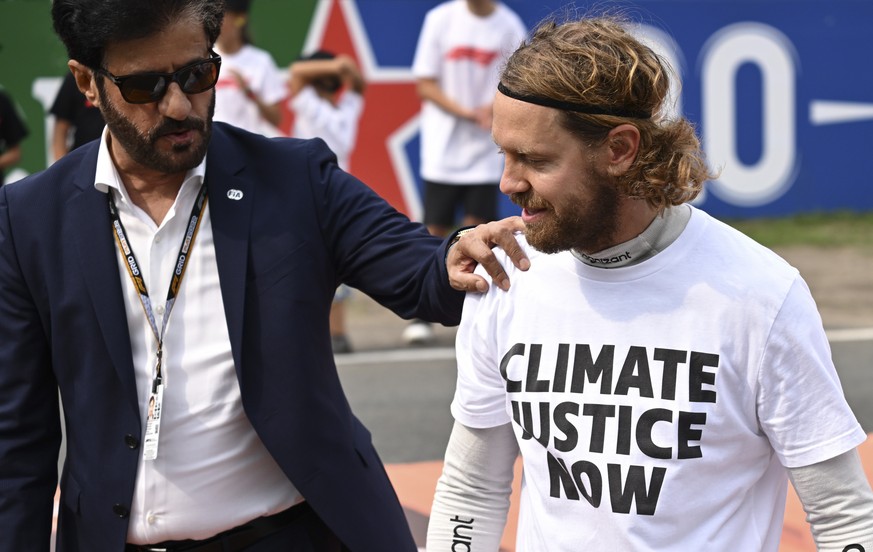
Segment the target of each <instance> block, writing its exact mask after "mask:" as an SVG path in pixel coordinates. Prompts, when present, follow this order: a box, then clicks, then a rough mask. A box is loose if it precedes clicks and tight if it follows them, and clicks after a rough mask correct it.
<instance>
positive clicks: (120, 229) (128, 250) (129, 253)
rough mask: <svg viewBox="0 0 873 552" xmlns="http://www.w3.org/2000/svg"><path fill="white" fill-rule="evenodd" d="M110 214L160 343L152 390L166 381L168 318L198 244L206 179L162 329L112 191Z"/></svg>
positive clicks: (184, 242)
mask: <svg viewBox="0 0 873 552" xmlns="http://www.w3.org/2000/svg"><path fill="white" fill-rule="evenodd" d="M108 195H109V216H110V217H111V218H112V234H113V235H114V236H115V243H117V244H118V248H119V249H120V250H121V254H122V255H123V256H124V259H125V261H126V265H127V273H128V274H129V275H130V279H131V280H132V281H133V286H134V287H135V288H136V291H137V293H139V300H140V303H142V308H143V311H144V312H145V315H146V318H148V321H149V325H150V326H151V327H152V333H153V334H154V335H155V341H157V343H158V352H157V362H156V364H155V376H154V382H153V383H152V392H153V393H154V392H155V390H156V389H157V387H158V386H159V385H161V382H162V376H161V355H162V353H163V350H164V330H165V329H166V327H167V321H168V320H169V319H170V311H172V310H173V304H174V303H175V302H176V295H177V294H178V293H179V287H180V286H181V285H182V277H183V276H184V275H185V268H186V267H187V266H188V252H189V251H190V250H191V248H192V247H194V238H195V237H196V236H197V230H198V229H199V228H200V221H201V220H203V210H204V209H205V208H206V183H205V182H204V183H203V184H201V186H200V194H199V195H198V196H197V201H195V202H194V206H193V207H192V208H191V217H190V218H189V219H188V228H187V229H186V231H185V238H184V239H183V240H182V246H181V247H180V248H179V256H178V258H177V259H176V264H175V266H174V267H173V277H172V278H171V279H170V288H169V289H168V290H167V304H166V306H165V307H164V317H163V319H162V320H161V328H160V330H158V325H157V323H156V322H155V315H154V312H153V311H152V300H151V298H150V297H149V292H148V289H147V288H146V284H145V280H144V279H143V275H142V272H141V271H140V268H139V263H138V262H137V261H136V255H134V253H133V247H131V245H130V242H129V241H128V240H127V233H126V232H125V231H124V225H123V224H122V223H121V217H119V216H118V207H117V206H116V205H115V198H114V197H113V196H112V191H111V190H110V191H109V193H108Z"/></svg>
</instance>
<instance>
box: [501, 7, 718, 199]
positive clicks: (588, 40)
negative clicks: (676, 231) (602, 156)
mask: <svg viewBox="0 0 873 552" xmlns="http://www.w3.org/2000/svg"><path fill="white" fill-rule="evenodd" d="M500 80H501V84H502V85H503V86H504V87H505V88H506V89H508V90H511V91H512V93H514V94H517V95H520V96H530V97H534V98H539V99H545V101H546V102H552V101H555V102H558V103H561V102H564V103H571V104H580V105H586V106H591V107H593V108H594V109H593V111H600V112H601V113H600V114H591V113H580V112H577V111H573V110H571V109H561V116H560V118H559V120H560V121H561V124H562V125H563V126H564V128H566V129H567V130H569V131H570V132H572V133H573V134H575V135H576V136H578V137H579V138H580V139H581V140H583V141H584V142H585V143H586V144H591V145H597V144H601V143H602V142H603V141H604V140H605V139H606V137H607V135H608V134H609V131H610V130H612V129H613V128H615V127H616V126H618V125H620V124H631V125H634V126H636V127H637V128H638V129H639V131H640V145H639V152H638V154H637V158H636V159H635V161H634V163H633V164H632V166H631V168H630V169H629V170H628V171H627V172H626V173H624V174H623V175H621V176H619V177H617V180H618V185H619V189H620V190H621V192H622V193H623V194H624V195H627V196H628V197H632V198H637V199H643V200H645V201H646V202H648V204H649V205H651V206H652V207H654V208H656V209H658V210H662V209H664V208H666V207H668V206H672V205H680V204H682V203H685V202H687V201H691V200H692V199H694V198H695V197H697V194H699V193H700V190H701V189H702V186H703V183H704V182H705V181H707V180H709V179H711V178H714V176H715V175H714V174H712V173H711V172H710V170H709V169H708V167H707V165H706V161H705V158H704V154H703V151H702V149H701V147H700V141H699V140H698V138H697V135H696V134H695V129H694V126H693V125H692V124H691V122H690V121H688V120H687V119H685V118H683V117H678V118H676V119H667V118H665V117H664V115H663V113H662V108H663V105H664V101H665V99H666V97H667V94H668V91H669V88H670V71H669V66H668V65H667V63H666V62H665V61H664V60H662V59H661V57H660V56H658V55H657V54H656V53H655V52H653V51H652V50H651V49H650V48H649V47H647V46H645V45H643V44H642V43H641V42H640V41H639V40H637V39H636V38H634V37H633V36H632V35H631V34H630V33H629V32H628V31H627V27H626V22H625V21H624V20H623V19H622V18H621V17H619V16H615V15H601V16H597V17H586V18H582V19H578V20H574V21H566V22H561V23H559V22H558V21H556V20H554V19H550V20H546V21H544V22H542V23H540V24H539V25H538V26H537V27H536V29H534V31H533V32H532V34H531V36H530V38H528V39H527V40H526V41H525V42H524V43H523V44H522V45H521V46H520V47H519V48H518V49H517V50H516V51H515V53H513V54H512V56H511V57H510V58H509V60H508V61H507V64H506V67H505V68H504V70H503V72H502V74H501V79H500ZM535 103H536V102H535ZM602 112H606V113H610V114H602Z"/></svg>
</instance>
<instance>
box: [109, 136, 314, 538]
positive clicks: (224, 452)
mask: <svg viewBox="0 0 873 552" xmlns="http://www.w3.org/2000/svg"><path fill="white" fill-rule="evenodd" d="M205 172H206V162H205V160H204V161H203V162H202V163H201V164H200V165H199V166H198V167H196V168H195V169H193V170H191V171H190V172H189V173H188V174H187V175H186V178H185V181H184V183H183V185H182V188H181V189H180V191H179V194H178V196H177V197H176V201H175V203H174V204H173V206H172V208H171V209H170V211H169V212H168V213H167V215H166V217H165V218H164V220H163V221H161V223H160V225H156V224H155V222H154V221H153V220H152V219H151V218H150V217H149V216H148V215H147V214H146V213H145V211H143V210H142V209H140V208H139V207H137V206H136V205H134V204H133V203H132V202H131V200H130V197H129V196H128V194H127V190H126V189H125V187H124V185H123V184H122V182H121V179H120V177H119V175H118V172H117V171H116V169H115V166H114V164H113V163H112V159H111V157H110V155H109V151H108V148H107V142H106V131H104V135H103V139H102V142H101V144H100V152H99V155H98V158H97V174H96V178H95V182H94V186H95V188H97V189H98V190H99V191H101V192H109V193H112V194H113V195H114V198H115V201H116V204H117V206H118V211H119V216H120V218H121V222H122V224H123V225H124V228H125V231H126V234H127V240H128V243H129V244H130V246H131V247H132V249H133V252H134V255H135V256H136V260H137V263H138V264H139V268H140V270H141V273H142V275H143V278H144V279H145V283H146V287H147V288H148V292H149V297H150V299H151V301H152V308H153V309H154V312H155V315H156V316H155V319H156V323H157V325H158V329H160V326H161V320H162V316H163V313H164V308H165V303H166V298H167V289H168V286H169V282H170V276H171V274H172V272H173V269H174V266H175V264H176V261H177V258H178V254H179V248H180V246H181V243H182V239H183V237H184V235H185V229H186V227H187V225H188V221H189V216H190V213H191V209H192V206H193V205H194V202H195V200H196V197H197V195H198V192H199V189H200V183H201V182H203V179H204V176H205ZM107 209H108V206H107ZM106 231H107V232H110V231H111V229H110V228H108V227H107V229H106ZM116 253H117V258H118V271H119V277H120V278H121V282H122V288H123V290H124V302H125V310H126V312H127V324H128V328H129V331H130V343H131V348H132V352H133V366H134V370H135V372H136V386H137V394H138V399H139V404H140V411H141V416H142V430H143V435H144V434H145V423H146V412H147V409H148V401H149V396H150V393H151V385H152V381H153V378H154V367H155V358H156V357H155V355H156V352H157V341H156V339H155V336H154V334H153V332H152V329H151V326H150V325H149V322H148V319H147V317H146V315H145V312H144V310H143V306H142V303H141V302H140V297H139V294H138V293H137V291H136V290H135V288H134V286H133V282H132V281H131V279H130V276H129V274H128V271H127V264H126V261H125V260H124V257H123V256H122V254H121V252H120V250H118V249H117V248H116ZM163 336H164V347H163V351H164V352H163V370H162V371H163V382H164V394H163V407H162V409H161V410H162V414H161V422H160V436H159V448H158V454H157V458H156V459H154V460H145V459H144V457H143V454H142V447H140V458H139V466H138V468H137V476H136V489H135V491H134V495H133V504H132V505H131V511H130V525H129V528H128V536H127V538H128V542H129V543H133V544H149V543H152V544H153V543H158V542H161V541H165V540H184V539H203V538H208V537H210V536H213V535H215V534H216V533H219V532H221V531H224V530H227V529H230V528H233V527H236V526H238V525H241V524H243V523H245V522H247V521H249V520H251V519H254V518H257V517H260V516H264V515H269V514H273V513H276V512H279V511H282V510H284V509H286V508H288V507H290V506H292V505H294V504H296V503H298V502H300V501H302V500H303V498H302V497H301V496H300V493H299V492H298V491H297V489H296V488H295V487H294V485H293V484H292V483H291V482H290V481H289V480H288V478H287V477H286V476H285V474H284V473H283V472H282V471H281V469H280V468H279V466H278V465H277V464H276V463H275V461H274V460H273V458H272V457H271V456H270V454H269V453H268V452H267V449H266V448H265V447H264V445H263V443H262V442H261V440H260V438H258V436H257V434H256V433H255V431H254V429H253V428H252V425H251V423H250V422H249V420H248V418H246V415H245V413H244V412H243V407H242V400H241V396H240V388H239V382H238V380H237V377H236V372H235V368H234V363H233V357H232V355H231V348H230V338H229V335H228V329H227V322H226V318H225V312H224V303H223V301H222V296H221V289H220V287H219V275H218V266H217V264H216V257H215V246H214V242H213V234H212V223H211V219H210V213H209V203H208V200H207V204H206V208H205V210H204V213H203V220H202V222H201V224H200V229H199V231H198V233H197V235H196V238H195V242H194V246H193V248H192V249H191V251H190V253H189V256H188V266H187V269H186V271H185V273H184V277H183V280H182V284H181V287H180V290H179V292H178V294H177V297H176V301H175V304H174V305H173V310H172V312H171V314H170V318H169V320H168V322H167V327H166V328H165V329H164V332H163ZM248 369H250V370H251V369H257V367H256V366H254V367H252V366H250V367H248Z"/></svg>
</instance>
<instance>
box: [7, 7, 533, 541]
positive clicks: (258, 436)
mask: <svg viewBox="0 0 873 552" xmlns="http://www.w3.org/2000/svg"><path fill="white" fill-rule="evenodd" d="M222 14H223V6H222V3H221V2H216V1H214V0H151V1H149V2H129V1H128V0H55V1H54V3H53V6H52V15H53V20H54V25H55V29H56V31H57V32H58V34H59V35H60V37H61V39H62V40H63V41H64V44H65V45H66V47H67V50H68V54H69V57H70V61H69V67H70V69H71V71H72V73H73V75H75V77H76V81H77V84H78V87H79V89H80V90H82V92H83V93H84V94H85V95H86V97H87V98H88V100H89V101H91V102H92V103H94V104H95V105H97V106H99V107H100V110H101V112H102V113H103V116H104V118H105V120H106V125H107V127H106V130H105V132H104V134H103V137H102V139H101V140H100V141H98V142H95V143H93V144H91V145H88V146H85V147H83V148H79V149H77V150H76V151H75V152H72V153H71V154H69V155H67V156H65V157H64V158H63V159H61V160H60V161H59V162H58V163H56V164H55V165H53V166H52V167H51V168H49V169H48V170H46V171H44V172H42V173H40V174H37V175H34V176H32V177H30V178H29V179H26V180H24V181H22V182H21V183H18V184H15V185H12V186H8V187H4V188H2V189H0V551H3V552H6V551H16V552H20V551H28V552H30V551H40V550H48V548H49V535H50V532H51V521H52V496H53V494H54V491H55V488H56V485H57V469H56V459H57V456H58V449H59V447H60V443H61V429H60V423H59V418H60V408H59V404H58V398H57V393H58V389H60V395H61V402H62V404H63V411H64V415H65V416H64V419H65V422H66V426H65V428H66V444H67V454H66V461H65V464H64V467H63V471H62V474H61V482H60V487H61V501H60V507H59V513H58V534H57V550H58V551H59V552H65V551H66V552H70V551H87V552H94V551H97V552H102V551H107V552H109V551H112V552H122V551H127V552H135V551H148V550H178V551H181V550H185V551H188V552H191V551H201V552H206V551H211V550H222V551H225V552H227V551H235V550H246V551H249V552H275V551H280V550H281V551H283V552H286V551H319V552H320V551H339V550H352V551H360V552H370V551H391V552H396V551H406V550H415V544H414V542H413V540H412V537H411V535H410V532H409V529H408V527H407V525H406V523H405V519H404V515H403V511H402V508H401V507H400V504H399V502H398V500H397V497H396V495H395V494H394V492H393V490H392V488H391V484H390V482H389V480H388V478H387V476H386V474H385V471H384V469H383V467H382V463H381V461H380V459H379V458H378V456H377V454H376V452H375V450H374V449H373V446H372V444H371V442H370V436H369V433H368V432H367V430H366V429H365V428H364V426H363V425H362V424H361V423H360V422H359V421H358V420H357V419H356V418H355V416H354V415H353V414H352V412H351V410H350V408H349V405H348V402H347V400H346V398H345V396H344V394H343V392H342V389H341V386H340V382H339V379H338V376H337V372H336V367H335V365H334V361H333V356H332V354H331V344H330V337H329V332H328V313H329V311H330V305H331V299H332V296H333V293H334V290H335V289H336V287H337V285H338V284H339V283H340V282H345V283H347V284H349V285H351V286H354V287H357V288H359V289H361V290H363V291H364V292H366V293H367V294H369V295H370V296H372V297H373V298H375V299H376V300H378V301H379V302H380V303H382V304H383V305H385V306H387V307H389V308H391V309H392V310H394V311H395V312H396V313H398V314H399V315H401V316H403V317H407V318H411V317H418V318H424V319H427V320H432V321H435V322H441V323H444V324H456V323H457V322H458V321H459V318H460V311H461V305H462V300H463V293H462V292H461V291H456V290H453V289H452V287H451V286H450V284H449V281H450V279H451V282H452V285H454V286H455V287H457V288H458V289H459V290H461V289H466V288H469V289H474V288H475V287H476V286H482V285H484V281H483V280H481V279H479V278H478V276H474V275H472V274H471V273H470V271H471V266H472V265H474V264H475V263H476V262H481V263H483V264H484V265H487V266H494V265H496V264H497V263H496V260H494V259H493V258H491V257H490V256H489V255H490V250H489V249H488V246H489V245H491V244H492V243H494V242H500V245H501V246H503V247H511V246H512V244H514V241H512V238H511V235H512V230H514V229H515V224H514V223H513V222H507V223H504V224H502V225H501V224H498V223H494V224H491V225H488V226H485V227H479V228H477V230H475V231H474V232H473V233H472V234H469V235H466V236H464V238H463V239H462V240H460V241H459V242H458V245H457V246H456V247H451V242H450V241H449V240H447V241H445V242H442V241H440V240H439V239H436V238H432V237H430V236H429V234H428V233H427V231H426V230H425V229H424V227H422V226H420V225H418V224H414V223H411V222H410V221H409V220H408V219H406V218H405V217H404V216H403V215H401V214H400V213H398V212H396V211H395V210H394V209H392V208H391V207H390V206H389V205H387V204H386V203H385V202H384V201H383V200H382V199H381V198H379V197H378V196H377V195H376V194H375V193H374V192H372V191H371V190H370V189H369V188H367V187H366V186H365V185H364V184H362V183H361V182H359V181H358V180H357V179H355V178H354V177H352V176H350V175H348V174H346V173H344V172H343V171H341V170H340V169H339V168H338V167H337V165H336V159H335V157H334V156H333V154H332V153H331V152H330V151H329V150H328V149H327V148H326V147H325V146H324V144H323V142H321V141H320V140H313V141H303V140H292V139H279V140H269V139H266V138H263V137H261V136H258V135H254V134H250V133H248V132H245V131H242V130H240V129H237V128H234V127H232V126H228V125H224V124H221V123H216V124H214V125H213V124H212V112H213V107H214V97H215V94H214V90H213V87H214V85H215V82H216V80H217V79H218V72H219V70H220V64H221V60H220V58H219V57H218V56H217V55H215V54H214V52H212V49H211V47H212V45H213V43H214V41H215V38H216V36H217V35H218V32H219V29H220V24H221V19H222ZM516 261H517V262H519V263H521V264H524V263H525V262H526V260H525V259H523V257H516ZM447 265H448V267H450V270H449V271H448V272H450V273H451V275H449V274H448V273H447ZM495 270H496V271H498V274H499V273H500V269H499V268H497V269H495ZM504 277H505V274H504Z"/></svg>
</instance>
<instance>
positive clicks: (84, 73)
mask: <svg viewBox="0 0 873 552" xmlns="http://www.w3.org/2000/svg"><path fill="white" fill-rule="evenodd" d="M67 67H69V68H70V72H71V73H73V77H74V78H75V79H76V86H78V87H79V90H80V91H81V92H82V94H84V95H85V97H86V98H87V99H88V101H89V102H91V104H93V105H96V106H98V107H99V106H100V94H98V92H97V83H96V82H95V81H94V71H92V70H91V69H89V68H88V67H85V66H84V65H82V64H81V63H79V62H78V61H76V60H74V59H71V60H70V61H68V62H67Z"/></svg>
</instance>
